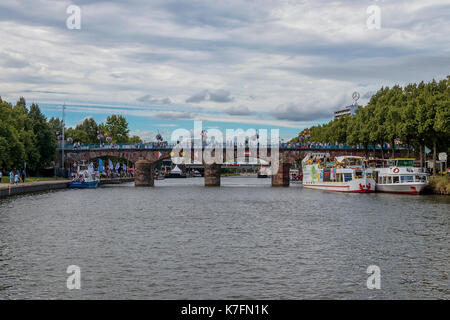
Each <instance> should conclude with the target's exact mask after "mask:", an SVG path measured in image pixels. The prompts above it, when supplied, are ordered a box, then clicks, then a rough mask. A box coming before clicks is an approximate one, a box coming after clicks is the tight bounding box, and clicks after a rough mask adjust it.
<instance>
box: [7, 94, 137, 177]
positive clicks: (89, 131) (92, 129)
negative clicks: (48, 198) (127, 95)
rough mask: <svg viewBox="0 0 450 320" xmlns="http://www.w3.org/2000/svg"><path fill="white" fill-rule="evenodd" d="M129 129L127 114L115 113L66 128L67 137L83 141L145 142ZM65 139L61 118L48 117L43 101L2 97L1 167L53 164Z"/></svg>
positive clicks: (31, 166)
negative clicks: (28, 102)
mask: <svg viewBox="0 0 450 320" xmlns="http://www.w3.org/2000/svg"><path fill="white" fill-rule="evenodd" d="M129 132H130V130H129V128H128V122H127V121H126V119H125V117H123V116H121V115H111V116H109V117H108V118H107V119H106V121H105V122H104V123H103V122H102V123H96V122H95V120H94V119H93V118H87V119H84V121H83V122H82V123H81V124H79V125H77V126H75V127H74V128H72V127H70V128H65V140H66V142H69V143H75V142H78V143H81V144H89V143H99V142H101V143H130V144H131V143H141V142H142V140H141V139H140V138H139V137H138V136H130V134H129ZM99 138H101V139H99ZM61 139H62V121H61V119H60V118H54V117H52V118H50V119H49V120H47V118H46V117H45V116H44V114H43V113H42V112H41V110H40V108H39V105H37V104H35V103H33V104H31V106H30V107H29V108H28V107H27V105H26V101H25V99H24V98H23V97H21V98H20V99H19V101H17V102H16V104H15V105H13V104H11V103H9V102H7V101H3V100H2V99H1V97H0V170H5V171H6V170H11V169H19V168H25V167H26V168H27V170H28V171H31V172H35V171H36V170H37V169H39V168H45V167H49V166H51V165H52V162H53V161H54V160H55V158H56V147H57V145H58V142H59V143H60V141H61Z"/></svg>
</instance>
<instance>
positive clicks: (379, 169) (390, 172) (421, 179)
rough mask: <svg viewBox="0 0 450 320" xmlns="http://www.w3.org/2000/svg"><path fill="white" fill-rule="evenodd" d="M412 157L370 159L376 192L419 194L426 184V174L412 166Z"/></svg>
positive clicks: (369, 163)
mask: <svg viewBox="0 0 450 320" xmlns="http://www.w3.org/2000/svg"><path fill="white" fill-rule="evenodd" d="M414 160H415V159H413V158H396V159H371V160H368V161H367V163H368V167H370V168H371V169H372V170H373V171H374V178H375V180H376V181H377V186H376V190H377V192H387V193H408V194H419V193H421V192H422V191H423V190H424V189H425V187H426V186H427V185H428V176H427V174H426V173H425V172H423V170H422V169H420V168H416V167H414Z"/></svg>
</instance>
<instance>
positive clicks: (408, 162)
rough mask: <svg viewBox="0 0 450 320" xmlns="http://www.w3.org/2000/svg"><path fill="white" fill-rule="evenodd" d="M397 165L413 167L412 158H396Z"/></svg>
mask: <svg viewBox="0 0 450 320" xmlns="http://www.w3.org/2000/svg"><path fill="white" fill-rule="evenodd" d="M397 167H414V160H397Z"/></svg>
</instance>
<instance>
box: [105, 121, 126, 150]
mask: <svg viewBox="0 0 450 320" xmlns="http://www.w3.org/2000/svg"><path fill="white" fill-rule="evenodd" d="M105 128H106V131H107V132H108V133H109V135H110V136H111V138H112V142H114V143H127V142H128V139H129V137H128V133H129V132H130V130H129V129H128V122H127V120H126V119H125V117H124V116H121V115H112V116H109V117H108V118H106V124H105Z"/></svg>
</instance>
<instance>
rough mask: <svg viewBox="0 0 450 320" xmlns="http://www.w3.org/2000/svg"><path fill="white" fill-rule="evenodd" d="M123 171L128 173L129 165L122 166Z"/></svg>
mask: <svg viewBox="0 0 450 320" xmlns="http://www.w3.org/2000/svg"><path fill="white" fill-rule="evenodd" d="M122 169H123V171H127V165H126V164H125V163H124V164H123V165H122Z"/></svg>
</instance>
